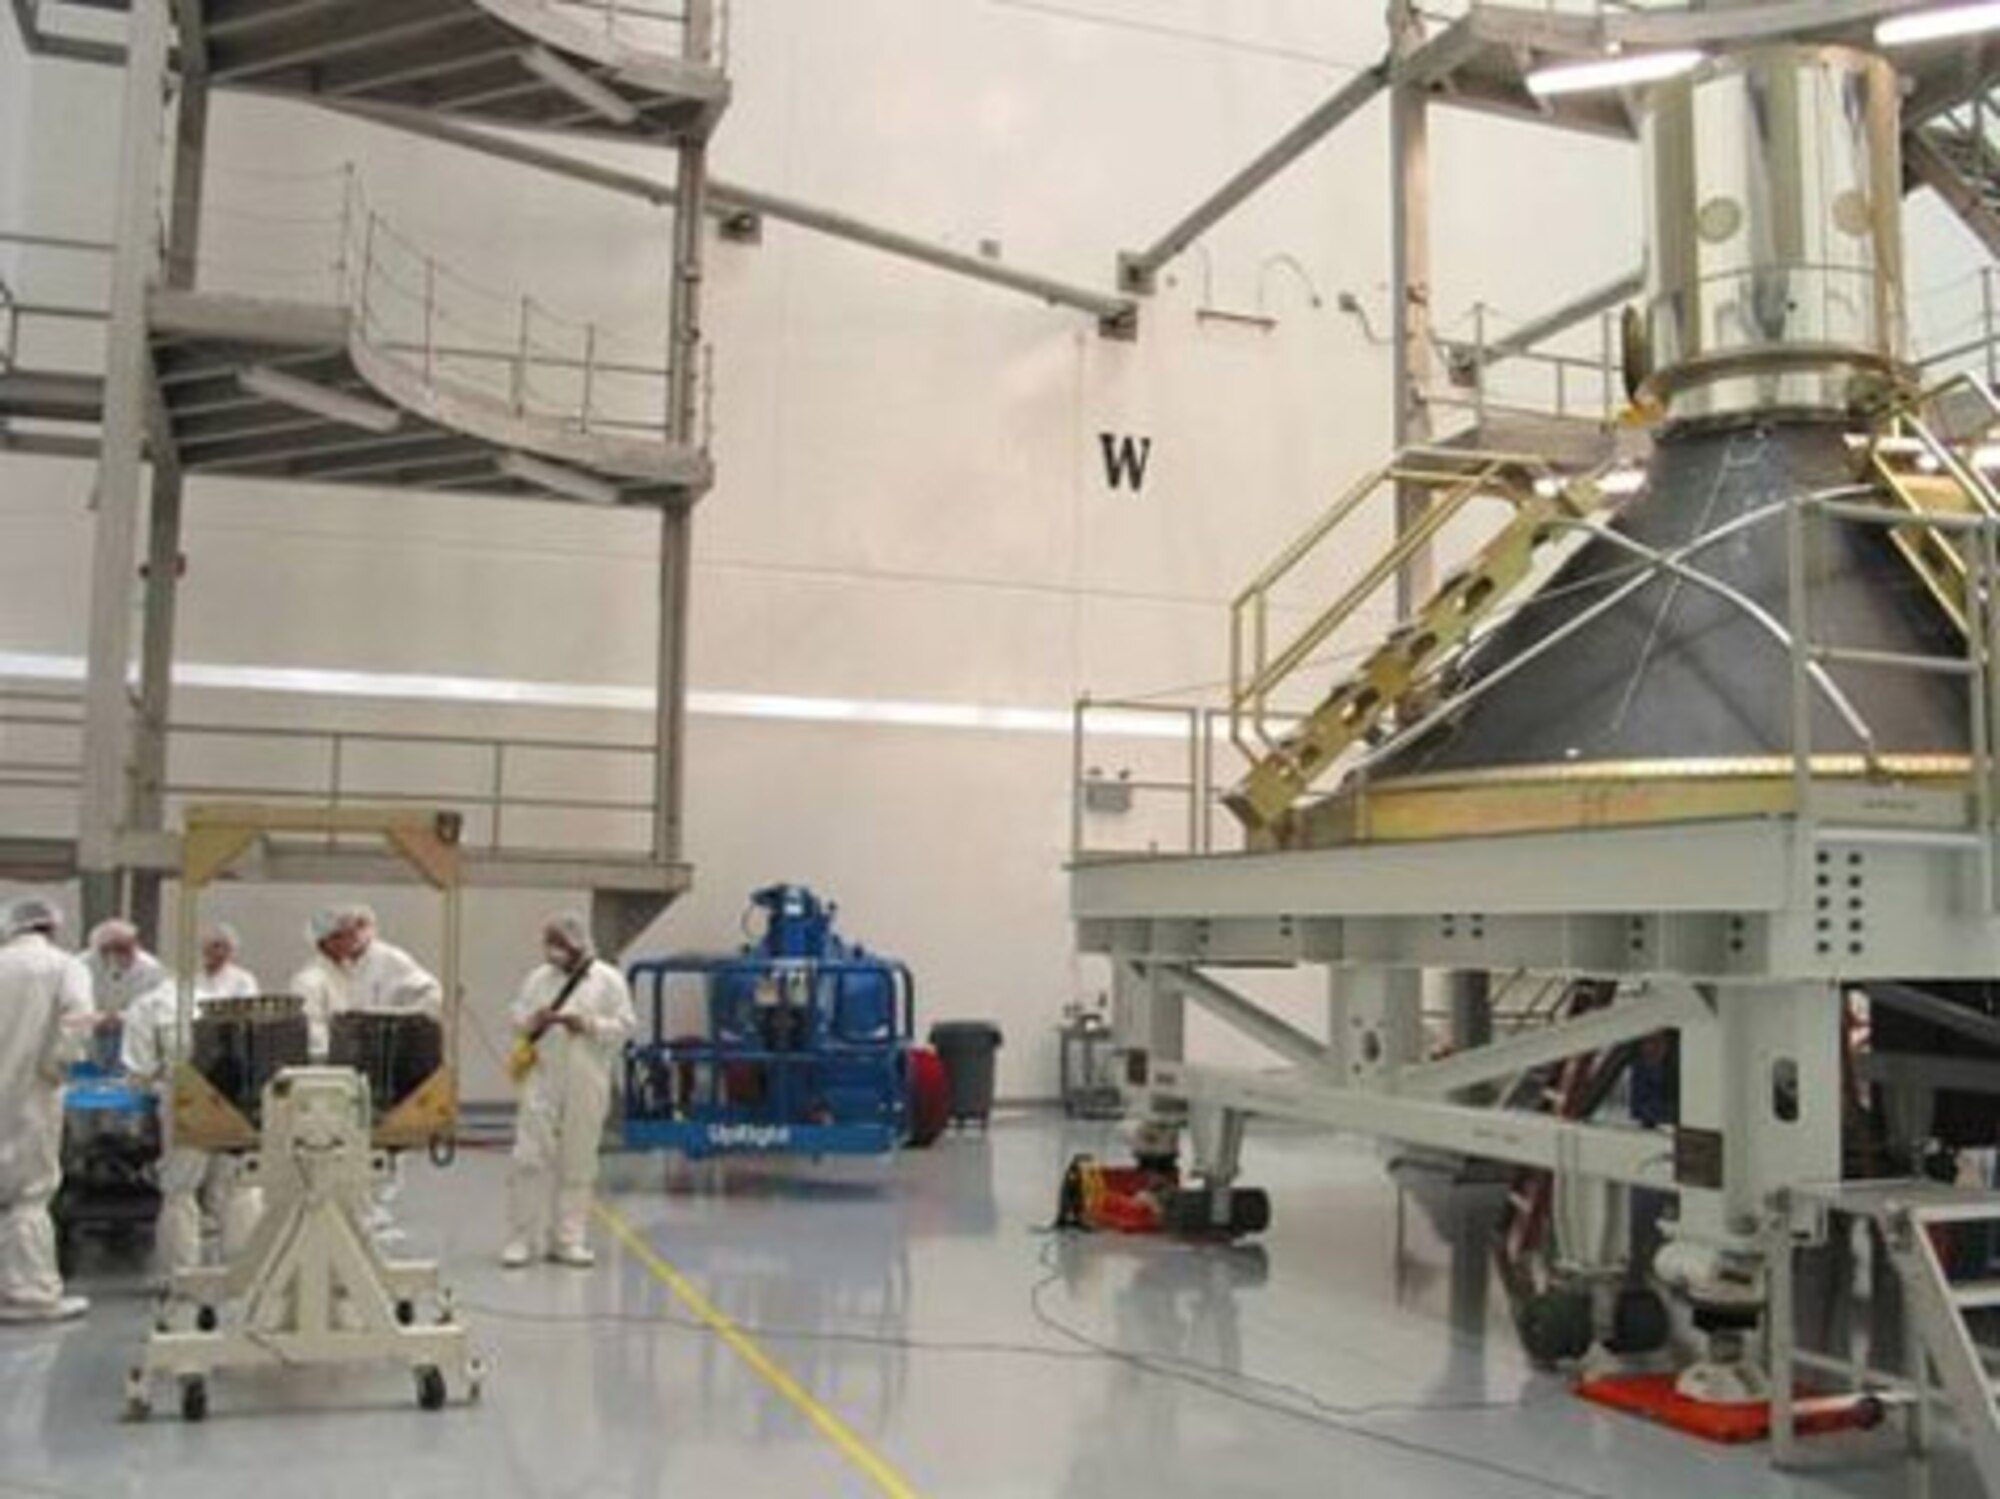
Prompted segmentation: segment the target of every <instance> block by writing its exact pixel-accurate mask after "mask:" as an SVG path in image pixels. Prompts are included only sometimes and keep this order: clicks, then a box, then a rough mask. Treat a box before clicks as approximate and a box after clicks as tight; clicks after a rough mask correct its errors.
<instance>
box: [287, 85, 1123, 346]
mask: <svg viewBox="0 0 2000 1499" xmlns="http://www.w3.org/2000/svg"><path fill="white" fill-rule="evenodd" d="M326 107H327V108H329V109H334V110H337V111H338V112H339V113H341V114H348V115H353V116H355V117H356V118H358V119H364V120H371V121H374V122H375V123H377V124H381V125H387V126H391V127H393V128H395V129H398V130H407V131H411V132H413V133H415V134H418V135H424V136H428V137H430V138H431V139H432V140H437V141H444V142H447V143H448V144H451V145H455V146H463V147H465V148H466V149H467V150H470V151H479V152H482V153H484V154H485V155H488V156H493V157H497V158H499V159H500V160H502V161H511V162H516V163H518V164H520V165H522V166H530V167H534V168H536V169H538V170H540V171H544V172H552V173H554V174H555V175H557V176H559V177H567V178H569V179H571V180H572V181H575V182H586V183H589V184H590V185H591V186H593V187H601V188H603V189H605V190H606V191H607V192H614V193H618V194H621V195H622V196H624V197H628V198H637V199H639V200H640V201H642V202H646V203H651V204H653V205H655V206H656V207H670V206H673V205H674V204H676V203H678V202H679V196H680V195H679V189H678V188H676V187H669V186H667V185H666V184H665V183H662V182H660V181H658V180H656V179H654V178H652V177H647V176H643V175H641V174H639V173H637V172H625V171H620V170H619V169H618V168H616V167H607V166H603V165H600V164H599V163H597V162H592V161H584V160H582V159H581V158H579V157H577V156H574V155H572V154H571V153H569V152H567V151H558V150H551V149H549V148H548V147H546V146H538V145H534V144H533V143H531V142H528V141H523V140H519V139H516V138H514V137H512V136H506V135H499V134H496V133H495V132H493V131H490V130H480V129H476V128H474V127H472V126H469V125H465V124H462V123H459V122H458V121H455V120H450V119H442V118H439V117H437V116H434V115H427V114H423V113H420V112H419V111H416V110H412V109H406V108H401V107H398V106H395V105H382V104H370V103H365V102H362V101H358V100H345V101H341V102H339V103H329V104H327V105H326ZM707 187H708V192H707V197H706V199H705V201H704V203H703V205H702V208H701V212H702V213H704V214H707V215H709V216H711V217H714V218H718V219H721V220H723V221H724V223H725V225H727V224H729V223H732V222H734V221H738V220H742V219H744V218H750V219H759V218H764V219H773V220H776V221H777V222H779V223H782V224H790V225H791V226H792V227H793V228H795V229H804V230H807V231H809V232H811V233H814V234H823V235H826V236H827V237H828V238H831V239H838V240H845V241H846V242H847V243H849V244H854V245H860V246H863V247H864V248H866V249H870V250H879V251H880V252H882V253H883V254H885V255H893V256H895V257H896V258H897V259H899V260H907V261H911V262H912V263H914V264H917V265H924V266H929V267H930V268H931V269H932V270H937V271H944V272H946V273H948V274H950V275H954V276H963V277H966V278H968V279H970V280H973V281H978V282H981V283H983V284H985V285H987V286H994V287H998V288H1000V289H1001V290H1002V291H1011V292H1017V293H1019V294H1020V295H1022V296H1024V297H1032V298H1034V299H1035V300H1036V301H1038V302H1045V303H1047V304H1048V305H1049V306H1051V307H1068V308H1071V309H1073V310H1075V311H1077V312H1082V313H1086V314H1088V315H1089V316H1090V317H1092V318H1095V319H1096V320H1097V323H1098V326H1099V328H1100V329H1101V330H1102V331H1103V332H1104V333H1105V334H1106V335H1107V336H1112V337H1126V338H1129V337H1132V336H1134V335H1135V334H1136V332H1137V330H1138V318H1139V313H1138V307H1137V304H1135V303H1134V302H1133V301H1132V299H1131V298H1130V297H1121V296H1117V295H1114V294H1113V293H1111V292H1103V291H1097V290H1095V289H1093V288H1091V287H1087V286H1077V285H1075V284H1074V283H1072V282H1068V281H1063V280H1059V279H1057V278H1056V277H1054V276H1045V275H1041V274H1040V273H1038V272H1035V271H1027V270H1021V269H1018V268H1016V267H1014V266H1009V265H1003V264H1001V263H1000V262H998V261H994V260H988V259H986V258H984V257H983V256H978V255H968V254H966V253H965V252H964V251H962V250H953V249H951V248H949V247H947V246H945V245H940V244H935V243H933V242H932V241H930V240H926V239H920V238H918V237H917V236H916V235H913V234H905V233H904V232H903V231H901V230H900V229H889V228H885V227H884V226H882V225H880V224H872V223H869V222H868V221H867V220H865V219H859V218H856V217H855V216H854V215H852V214H847V213H841V212H839V211H837V210H835V209H831V208H822V207H820V206H819V205H818V204H816V203H802V202H800V201H799V200H798V199H796V198H785V197H780V196H779V195H778V194H776V193H767V192H764V191H762V190H761V189H759V188H753V187H744V186H742V185H741V184H739V183H733V182H723V181H721V180H719V179H715V178H710V179H708V183H707Z"/></svg>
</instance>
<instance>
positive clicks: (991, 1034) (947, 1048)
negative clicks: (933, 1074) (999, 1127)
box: [931, 1020, 1000, 1126]
mask: <svg viewBox="0 0 2000 1499" xmlns="http://www.w3.org/2000/svg"><path fill="white" fill-rule="evenodd" d="M931 1046H932V1048H933V1049H934V1050H935V1051H936V1052H937V1054H938V1060H939V1061H941V1062H943V1063H944V1072H945V1076H946V1077H947V1078H949V1079H950V1081H951V1122H952V1123H953V1124H958V1125H963V1124H964V1123H966V1121H968V1120H973V1119H976V1120H978V1121H979V1123H980V1125H981V1126H984V1125H985V1124H987V1123H988V1122H989V1121H990V1120H991V1119H992V1117H993V1073H994V1064H995V1062H996V1061H997V1059H998V1057H999V1054H1000V1027H999V1026H997V1025H995V1024H993V1023H992V1022H991V1021H989V1020H940V1021H939V1022H938V1023H937V1024H936V1025H934V1026H932V1027H931Z"/></svg>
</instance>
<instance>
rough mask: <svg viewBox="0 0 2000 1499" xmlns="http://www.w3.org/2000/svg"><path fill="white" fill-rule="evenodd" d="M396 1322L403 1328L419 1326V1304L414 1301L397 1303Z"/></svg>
mask: <svg viewBox="0 0 2000 1499" xmlns="http://www.w3.org/2000/svg"><path fill="white" fill-rule="evenodd" d="M396 1322H397V1324H398V1325H399V1326H402V1327H415V1326H416V1325H417V1304H416V1303H415V1302H414V1301H399V1302H397V1303H396Z"/></svg>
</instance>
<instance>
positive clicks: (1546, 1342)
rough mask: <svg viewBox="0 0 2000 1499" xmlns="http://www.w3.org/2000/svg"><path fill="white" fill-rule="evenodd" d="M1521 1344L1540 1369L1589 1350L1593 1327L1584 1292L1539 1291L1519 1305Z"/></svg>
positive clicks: (1552, 1366) (1565, 1360)
mask: <svg viewBox="0 0 2000 1499" xmlns="http://www.w3.org/2000/svg"><path fill="white" fill-rule="evenodd" d="M1519 1326H1520V1332H1521V1346H1522V1347H1523V1348H1525V1349H1526V1350H1527V1353H1528V1357H1529V1358H1530V1359H1532V1360H1533V1361H1534V1362H1535V1363H1536V1364H1537V1365H1539V1366H1540V1367H1542V1368H1544V1369H1552V1368H1554V1367H1556V1366H1557V1365H1558V1364H1567V1363H1573V1362H1575V1361H1576V1360H1577V1359H1580V1358H1582V1357H1583V1356H1584V1355H1585V1354H1586V1353H1588V1352H1589V1351H1590V1343H1591V1339H1592V1337H1593V1336H1595V1333H1596V1329H1595V1328H1594V1327H1593V1326H1592V1325H1591V1313H1590V1295H1589V1293H1588V1292H1586V1291H1572V1290H1561V1289H1558V1290H1553V1291H1540V1292H1537V1293H1536V1294H1534V1295H1532V1296H1530V1297H1529V1298H1528V1300H1527V1304H1526V1305H1524V1306H1523V1307H1522V1308H1521V1314H1520V1319H1519Z"/></svg>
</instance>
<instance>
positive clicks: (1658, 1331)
mask: <svg viewBox="0 0 2000 1499" xmlns="http://www.w3.org/2000/svg"><path fill="white" fill-rule="evenodd" d="M1673 1331H1674V1323H1673V1314H1672V1313H1671V1312H1669V1311H1668V1310H1667V1303H1666V1302H1665V1300H1664V1299H1662V1298H1661V1296H1660V1293H1659V1292H1658V1291H1655V1290H1653V1289H1652V1288H1651V1287H1650V1286H1627V1287H1625V1289H1624V1290H1622V1291H1620V1292H1619V1293H1618V1300H1617V1302H1616V1303H1615V1304H1614V1305H1613V1307H1612V1309H1611V1336H1610V1338H1608V1339H1607V1340H1606V1341H1605V1345H1604V1346H1605V1347H1607V1348H1609V1349H1610V1350H1611V1351H1612V1352H1613V1353H1616V1354H1620V1355H1623V1356H1626V1357H1634V1356H1639V1357H1643V1356H1644V1355H1646V1354H1649V1353H1658V1352H1659V1351H1660V1350H1661V1349H1662V1348H1665V1347H1666V1346H1667V1342H1668V1340H1669V1339H1670V1338H1671V1337H1672V1336H1673Z"/></svg>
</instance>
